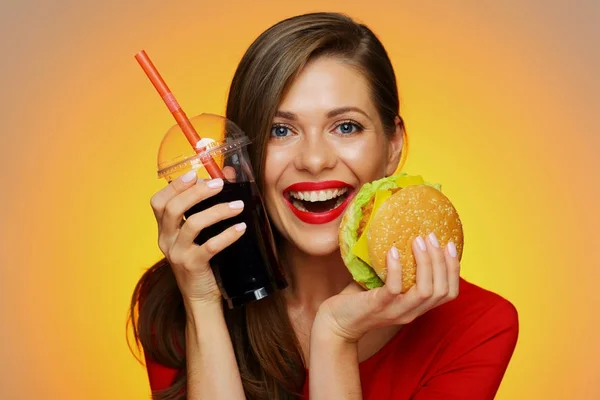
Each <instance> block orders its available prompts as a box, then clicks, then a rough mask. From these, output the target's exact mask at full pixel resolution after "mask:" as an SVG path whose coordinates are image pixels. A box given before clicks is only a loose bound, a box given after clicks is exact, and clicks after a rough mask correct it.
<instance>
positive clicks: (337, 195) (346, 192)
mask: <svg viewBox="0 0 600 400" xmlns="http://www.w3.org/2000/svg"><path fill="white" fill-rule="evenodd" d="M353 192H354V188H353V187H352V185H349V184H347V183H345V182H341V181H321V182H299V183H295V184H293V185H291V186H290V187H288V188H287V189H285V190H284V192H283V197H284V199H285V201H286V203H287V204H288V206H289V207H290V209H291V210H292V212H293V213H294V214H295V215H296V217H298V218H299V219H300V220H301V221H303V222H306V223H309V224H324V223H327V222H330V221H333V220H335V219H336V218H337V217H339V216H340V215H341V214H342V213H343V212H344V209H345V208H346V206H347V205H348V203H349V201H350V199H351V197H352V193H353Z"/></svg>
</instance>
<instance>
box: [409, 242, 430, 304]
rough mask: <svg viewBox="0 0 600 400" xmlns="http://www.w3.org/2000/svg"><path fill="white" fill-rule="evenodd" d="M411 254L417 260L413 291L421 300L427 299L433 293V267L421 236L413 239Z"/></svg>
mask: <svg viewBox="0 0 600 400" xmlns="http://www.w3.org/2000/svg"><path fill="white" fill-rule="evenodd" d="M412 247H413V255H414V257H415V261H416V262H417V272H416V275H417V277H416V284H415V287H416V290H415V293H416V294H417V295H418V297H419V298H420V299H421V301H426V300H428V299H429V298H430V297H431V296H432V295H433V269H432V265H431V264H432V261H431V257H430V255H429V253H428V252H427V244H426V243H425V240H424V239H423V238H422V237H421V236H417V238H416V239H415V240H413V244H412Z"/></svg>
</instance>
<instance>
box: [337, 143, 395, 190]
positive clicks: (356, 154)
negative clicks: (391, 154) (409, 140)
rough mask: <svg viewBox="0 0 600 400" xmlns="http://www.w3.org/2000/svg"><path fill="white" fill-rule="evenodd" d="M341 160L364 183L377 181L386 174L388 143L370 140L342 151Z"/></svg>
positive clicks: (346, 147)
mask: <svg viewBox="0 0 600 400" xmlns="http://www.w3.org/2000/svg"><path fill="white" fill-rule="evenodd" d="M340 158H342V159H343V160H344V163H345V164H346V165H348V166H349V167H350V168H351V169H352V170H353V172H354V173H355V174H356V175H357V177H358V178H359V179H360V180H361V181H362V182H363V183H364V182H366V181H371V180H374V179H377V178H379V177H381V176H383V174H384V173H385V164H386V163H385V160H387V147H386V143H385V142H384V141H383V140H381V139H379V138H370V140H363V141H361V142H360V143H354V144H353V145H352V146H345V148H344V149H343V150H342V151H340Z"/></svg>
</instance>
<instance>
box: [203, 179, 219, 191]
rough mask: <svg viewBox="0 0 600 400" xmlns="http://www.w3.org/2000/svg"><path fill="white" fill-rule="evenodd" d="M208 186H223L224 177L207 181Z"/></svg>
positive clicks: (212, 187) (214, 187) (213, 187)
mask: <svg viewBox="0 0 600 400" xmlns="http://www.w3.org/2000/svg"><path fill="white" fill-rule="evenodd" d="M206 186H208V187H209V188H211V189H216V188H218V187H221V186H223V179H221V178H217V179H212V180H210V181H208V182H206Z"/></svg>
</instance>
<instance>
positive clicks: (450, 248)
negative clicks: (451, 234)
mask: <svg viewBox="0 0 600 400" xmlns="http://www.w3.org/2000/svg"><path fill="white" fill-rule="evenodd" d="M448 253H450V255H451V256H452V257H456V245H455V244H454V242H448Z"/></svg>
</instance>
